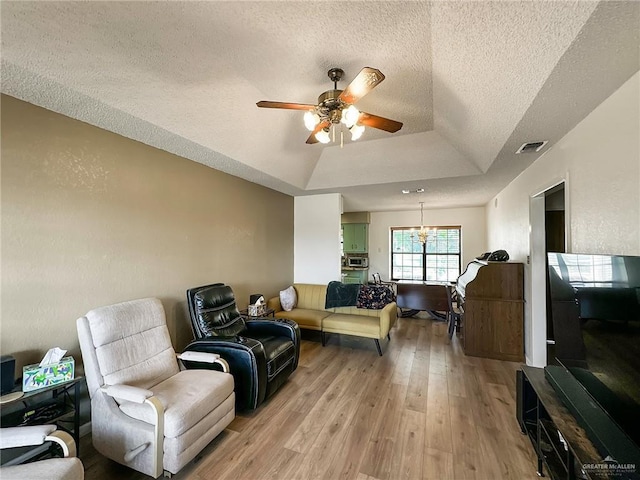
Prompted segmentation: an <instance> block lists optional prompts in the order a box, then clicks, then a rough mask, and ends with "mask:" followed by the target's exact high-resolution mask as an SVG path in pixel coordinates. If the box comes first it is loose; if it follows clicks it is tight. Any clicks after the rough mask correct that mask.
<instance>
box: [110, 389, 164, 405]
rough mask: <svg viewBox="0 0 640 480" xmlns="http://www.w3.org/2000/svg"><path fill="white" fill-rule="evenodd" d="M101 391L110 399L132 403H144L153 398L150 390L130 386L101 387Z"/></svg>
mask: <svg viewBox="0 0 640 480" xmlns="http://www.w3.org/2000/svg"><path fill="white" fill-rule="evenodd" d="M101 390H102V391H103V392H104V393H106V394H107V395H109V396H110V397H114V398H119V399H120V400H127V401H129V402H134V403H144V402H145V401H146V400H147V398H150V397H153V392H152V391H151V390H147V389H145V388H140V387H134V386H131V385H108V386H105V387H102V388H101Z"/></svg>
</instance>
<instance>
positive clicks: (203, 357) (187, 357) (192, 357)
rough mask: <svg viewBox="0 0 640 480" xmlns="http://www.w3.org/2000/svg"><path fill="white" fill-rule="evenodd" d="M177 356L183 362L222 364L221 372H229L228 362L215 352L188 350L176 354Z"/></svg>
mask: <svg viewBox="0 0 640 480" xmlns="http://www.w3.org/2000/svg"><path fill="white" fill-rule="evenodd" d="M178 358H179V359H180V360H182V361H183V362H203V363H217V364H219V365H221V366H222V371H223V372H225V373H229V364H228V363H227V361H226V360H225V359H224V358H221V357H220V355H218V354H217V353H210V352H191V351H188V352H182V353H180V354H178Z"/></svg>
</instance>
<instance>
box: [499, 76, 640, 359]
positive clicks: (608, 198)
mask: <svg viewBox="0 0 640 480" xmlns="http://www.w3.org/2000/svg"><path fill="white" fill-rule="evenodd" d="M639 105H640V74H639V73H636V75H634V76H633V77H632V78H631V79H629V80H628V81H627V82H626V83H625V84H624V85H623V86H622V87H620V89H619V90H618V91H617V92H615V93H614V94H613V95H611V97H609V98H608V99H607V100H605V101H604V102H603V103H602V104H600V105H599V106H598V107H597V108H596V109H595V110H594V111H593V112H592V113H591V114H590V115H589V116H588V117H586V118H585V119H584V120H583V121H582V122H581V123H580V124H578V125H577V126H576V127H575V128H574V129H573V130H572V131H571V132H569V133H568V134H567V135H565V136H564V137H563V138H562V139H561V140H560V141H559V142H557V143H556V144H555V145H552V146H551V148H550V150H549V151H547V153H546V154H545V155H543V156H542V157H541V158H539V159H538V160H536V162H535V163H533V165H531V166H530V167H529V168H528V169H527V170H525V171H524V172H523V173H522V174H521V175H520V176H519V177H518V178H516V179H515V180H514V181H513V182H511V184H509V185H508V186H507V187H506V188H505V189H504V190H503V191H502V192H500V193H499V194H498V195H497V197H496V198H495V199H493V200H491V201H490V202H489V203H488V204H487V206H486V212H487V233H488V249H489V250H492V249H497V248H505V249H506V250H507V251H508V252H509V254H510V255H511V258H512V259H513V260H516V261H522V262H525V263H526V259H527V256H528V255H533V256H536V253H537V252H532V250H531V247H530V231H529V228H530V224H531V221H532V220H534V223H533V225H537V223H536V221H535V220H536V219H535V209H536V204H537V203H539V202H537V200H536V199H535V198H534V196H535V195H537V194H539V193H540V192H542V191H543V190H545V189H546V188H549V187H551V186H552V185H553V184H554V183H557V182H558V181H562V180H566V194H567V204H566V208H567V211H566V214H567V221H568V240H569V242H568V251H570V252H582V253H612V254H628V255H640V193H639V191H640V109H639V107H638V106H639ZM494 203H497V205H495V204H494ZM531 208H533V209H534V218H531V216H530V209H531ZM533 233H534V234H535V233H537V232H533ZM536 258H539V255H537V256H536ZM542 259H544V256H542ZM536 279H537V276H536ZM534 280H535V279H534ZM540 288H541V286H540V285H539V283H538V282H537V280H536V281H535V283H533V284H532V278H531V268H530V267H529V266H527V265H526V266H525V298H526V299H527V303H526V305H525V352H526V356H527V363H530V364H534V365H538V366H540V365H541V364H544V359H543V353H542V352H543V351H544V348H545V347H544V341H545V339H546V331H545V329H546V323H545V319H544V316H542V315H540V314H539V311H540V310H542V311H544V310H543V309H537V312H536V314H535V316H532V305H531V299H532V298H536V302H537V303H539V300H537V299H539V298H540V295H536V294H537V293H540V292H539V289H540ZM542 288H544V287H542ZM542 298H544V297H542Z"/></svg>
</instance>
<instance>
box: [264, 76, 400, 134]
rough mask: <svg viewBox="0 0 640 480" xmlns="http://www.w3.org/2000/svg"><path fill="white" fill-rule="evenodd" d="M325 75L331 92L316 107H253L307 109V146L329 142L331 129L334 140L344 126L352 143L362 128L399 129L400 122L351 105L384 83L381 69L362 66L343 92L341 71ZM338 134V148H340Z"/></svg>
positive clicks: (279, 104)
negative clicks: (339, 127)
mask: <svg viewBox="0 0 640 480" xmlns="http://www.w3.org/2000/svg"><path fill="white" fill-rule="evenodd" d="M327 75H328V76H329V78H330V79H331V81H332V82H333V90H327V91H326V92H324V93H322V94H321V95H320V96H319V97H318V104H317V105H311V104H304V103H285V102H271V101H266V100H262V101H260V102H258V103H256V105H257V106H258V107H261V108H283V109H288V110H306V113H305V114H304V124H305V126H306V127H307V129H308V130H310V131H311V135H309V138H307V143H308V144H313V143H317V142H320V143H329V142H330V141H331V137H330V136H329V132H330V130H333V136H334V138H333V139H334V141H335V127H336V126H338V125H340V124H343V125H344V126H345V127H346V128H347V129H348V130H349V131H350V132H351V140H357V139H358V138H360V137H361V136H362V134H363V133H364V129H365V126H367V127H371V128H377V129H379V130H384V131H386V132H390V133H395V132H397V131H398V130H400V129H401V128H402V122H397V121H395V120H390V119H388V118H384V117H379V116H377V115H372V114H370V113H366V112H360V111H358V109H357V108H356V107H355V106H354V105H353V104H354V103H356V102H357V101H358V100H360V99H361V98H362V97H364V96H365V95H366V94H367V93H369V92H370V91H371V90H373V89H374V88H375V87H376V86H378V85H379V84H380V82H382V81H383V80H384V75H383V74H382V72H380V70H377V69H375V68H370V67H364V68H363V69H362V70H360V73H358V75H357V76H356V78H354V79H353V80H352V81H351V83H350V84H349V85H348V86H347V88H345V89H344V90H338V82H339V81H340V80H341V79H342V76H343V75H344V71H343V70H342V69H341V68H332V69H330V70H329V71H328V72H327ZM331 127H334V128H333V129H332V128H331ZM342 134H343V132H342V131H341V132H340V145H341V146H342Z"/></svg>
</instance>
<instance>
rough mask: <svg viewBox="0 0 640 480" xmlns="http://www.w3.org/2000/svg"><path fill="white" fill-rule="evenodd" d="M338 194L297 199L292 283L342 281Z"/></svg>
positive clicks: (340, 208)
mask: <svg viewBox="0 0 640 480" xmlns="http://www.w3.org/2000/svg"><path fill="white" fill-rule="evenodd" d="M341 213H342V198H341V196H340V194H338V193H330V194H326V195H310V196H305V197H295V199H294V242H293V243H294V248H293V250H294V254H293V255H294V258H293V264H294V267H293V281H294V282H296V283H317V284H322V283H324V284H326V283H329V282H330V281H332V280H340V215H341Z"/></svg>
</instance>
